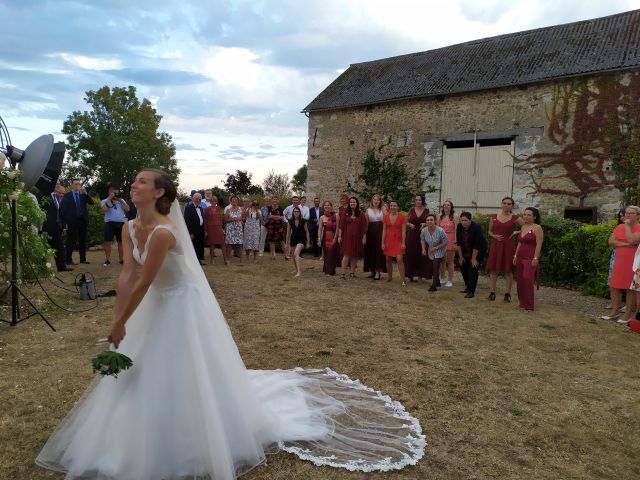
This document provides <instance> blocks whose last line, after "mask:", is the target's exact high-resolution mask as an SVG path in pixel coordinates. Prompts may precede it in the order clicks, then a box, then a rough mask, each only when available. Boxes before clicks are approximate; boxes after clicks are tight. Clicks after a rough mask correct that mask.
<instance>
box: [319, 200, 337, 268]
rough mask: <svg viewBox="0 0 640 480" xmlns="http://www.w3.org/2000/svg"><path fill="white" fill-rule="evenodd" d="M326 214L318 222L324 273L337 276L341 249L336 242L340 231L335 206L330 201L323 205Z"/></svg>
mask: <svg viewBox="0 0 640 480" xmlns="http://www.w3.org/2000/svg"><path fill="white" fill-rule="evenodd" d="M322 210H323V212H324V214H323V215H322V216H321V217H320V221H319V222H318V245H320V248H322V257H323V259H324V261H323V264H322V271H323V272H324V274H325V275H335V274H336V266H337V265H338V262H339V260H340V248H339V245H338V242H336V241H335V237H336V232H337V230H338V221H339V218H338V215H337V214H336V213H335V212H334V211H333V204H332V203H331V202H329V201H326V202H324V204H323V205H322Z"/></svg>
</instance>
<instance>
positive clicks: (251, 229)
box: [243, 200, 262, 262]
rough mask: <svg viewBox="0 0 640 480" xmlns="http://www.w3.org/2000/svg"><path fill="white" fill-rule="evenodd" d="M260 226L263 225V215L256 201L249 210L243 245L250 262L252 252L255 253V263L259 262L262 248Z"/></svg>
mask: <svg viewBox="0 0 640 480" xmlns="http://www.w3.org/2000/svg"><path fill="white" fill-rule="evenodd" d="M260 225H262V214H261V213H260V208H259V205H258V202H257V200H254V201H253V202H251V205H250V206H249V208H248V209H247V212H246V215H245V221H244V238H243V245H244V252H245V254H246V256H247V261H249V253H250V252H253V261H254V262H255V261H257V255H258V250H259V248H260Z"/></svg>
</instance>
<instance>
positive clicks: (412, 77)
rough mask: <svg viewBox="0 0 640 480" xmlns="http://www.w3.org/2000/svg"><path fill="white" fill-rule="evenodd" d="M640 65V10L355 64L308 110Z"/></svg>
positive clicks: (506, 84)
mask: <svg viewBox="0 0 640 480" xmlns="http://www.w3.org/2000/svg"><path fill="white" fill-rule="evenodd" d="M638 67H640V10H633V11H630V12H624V13H620V14H617V15H611V16H608V17H602V18H597V19H593V20H585V21H582V22H575V23H568V24H565V25H556V26H552V27H545V28H539V29H536V30H528V31H525V32H518V33H512V34H508V35H500V36H498V37H491V38H485V39H482V40H474V41H471V42H467V43H461V44H458V45H451V46H448V47H444V48H439V49H436V50H429V51H426V52H420V53H412V54H409V55H402V56H398V57H391V58H385V59H383V60H375V61H371V62H364V63H356V64H353V65H351V66H350V67H349V68H348V69H347V70H346V71H345V72H344V73H343V74H342V75H340V76H339V77H338V78H337V79H336V80H334V81H333V82H332V83H331V84H330V85H329V86H328V87H327V88H326V89H325V90H323V91H322V93H320V95H318V96H317V97H316V98H315V99H314V100H313V101H312V102H311V103H310V104H309V105H307V106H306V107H305V109H304V110H303V111H305V112H313V111H318V110H332V109H337V108H345V107H354V106H361V105H371V104H376V103H385V102H390V101H395V100H402V99H408V98H417V97H429V96H436V95H447V94H452V93H462V92H471V91H476V90H486V89H491V88H499V87H507V86H513V85H524V84H529V83H535V82H541V81H547V80H553V79H558V78H563V77H573V76H580V75H585V74H588V73H592V72H605V71H613V70H621V69H634V68H638Z"/></svg>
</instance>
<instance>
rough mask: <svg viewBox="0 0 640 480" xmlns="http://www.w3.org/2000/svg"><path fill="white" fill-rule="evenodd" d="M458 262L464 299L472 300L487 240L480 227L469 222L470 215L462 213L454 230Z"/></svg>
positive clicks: (485, 251)
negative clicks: (462, 281)
mask: <svg viewBox="0 0 640 480" xmlns="http://www.w3.org/2000/svg"><path fill="white" fill-rule="evenodd" d="M456 243H457V247H458V262H459V263H460V273H462V278H463V279H464V285H465V289H464V290H462V291H461V292H460V293H464V294H465V295H464V298H473V297H474V295H475V292H476V285H477V284H478V270H479V268H480V264H481V263H482V262H483V260H484V257H485V255H486V253H487V240H486V239H485V237H484V231H483V230H482V227H481V226H480V225H478V224H477V223H476V222H472V221H471V213H469V212H462V213H461V214H460V223H458V227H457V229H456Z"/></svg>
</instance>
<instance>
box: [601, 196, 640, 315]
mask: <svg viewBox="0 0 640 480" xmlns="http://www.w3.org/2000/svg"><path fill="white" fill-rule="evenodd" d="M639 213H640V209H639V208H638V207H636V206H634V205H630V206H628V207H627V208H625V210H624V223H623V224H621V225H618V226H617V227H616V228H615V229H614V230H613V233H612V234H611V236H610V237H609V245H611V246H612V247H615V249H616V259H615V260H614V262H613V270H612V271H611V282H610V284H609V285H610V286H611V313H610V314H609V315H603V316H602V317H601V318H602V319H603V320H616V319H617V318H618V316H619V314H620V301H621V300H622V292H623V291H625V290H626V291H627V310H626V311H625V314H624V318H623V319H621V322H624V323H626V322H628V321H629V320H630V319H631V317H632V316H633V311H634V307H635V303H636V302H635V298H636V297H635V292H634V291H633V290H631V282H632V281H633V273H634V272H633V258H634V256H635V253H636V248H637V246H638V242H639V241H640V235H638V233H639V232H640V225H638V214H639ZM627 229H629V233H630V235H629V237H627V233H626V230H627Z"/></svg>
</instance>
